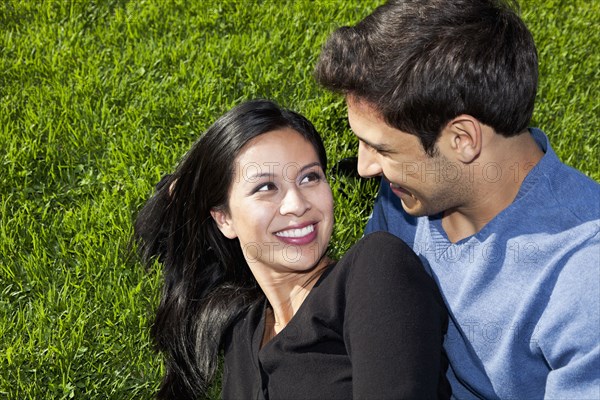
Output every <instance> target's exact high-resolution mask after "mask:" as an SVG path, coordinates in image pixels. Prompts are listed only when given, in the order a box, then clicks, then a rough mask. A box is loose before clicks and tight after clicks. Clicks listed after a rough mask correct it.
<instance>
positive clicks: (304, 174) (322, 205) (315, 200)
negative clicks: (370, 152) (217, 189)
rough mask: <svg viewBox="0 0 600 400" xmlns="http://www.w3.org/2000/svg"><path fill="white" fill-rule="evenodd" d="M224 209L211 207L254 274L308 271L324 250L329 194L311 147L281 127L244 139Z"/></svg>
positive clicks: (330, 219)
mask: <svg viewBox="0 0 600 400" xmlns="http://www.w3.org/2000/svg"><path fill="white" fill-rule="evenodd" d="M234 169H235V171H234V176H233V182H232V185H231V188H230V190H229V202H228V210H227V211H225V210H220V211H216V210H213V212H212V215H213V218H214V219H215V221H216V222H217V225H218V226H219V229H220V230H221V232H222V233H223V234H224V235H225V236H226V237H228V238H230V239H233V238H236V237H237V238H238V239H239V241H240V245H241V247H242V251H243V253H244V257H245V258H246V261H247V262H248V265H249V266H250V268H251V270H252V271H253V273H254V274H255V275H256V274H257V273H258V274H270V275H273V273H295V272H302V271H310V270H311V269H312V268H313V267H314V266H315V265H316V264H317V262H318V261H319V260H320V259H321V257H322V256H323V254H325V251H326V249H327V245H328V243H329V239H330V237H331V231H332V229H333V197H332V195H331V189H330V187H329V184H328V183H327V181H326V179H325V175H324V173H323V166H322V165H321V163H320V162H319V158H318V156H317V153H316V152H315V150H314V148H313V146H312V145H311V144H310V142H308V141H307V140H306V139H304V138H303V137H302V136H301V135H300V134H299V133H298V132H296V131H295V130H293V129H291V128H283V129H278V130H275V131H271V132H267V133H264V134H262V135H260V136H258V137H256V138H254V139H252V140H251V141H250V142H248V143H247V144H246V145H245V146H244V147H243V148H242V150H241V151H240V153H239V154H238V156H237V158H236V161H235V168H234Z"/></svg>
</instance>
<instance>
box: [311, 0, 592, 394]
mask: <svg viewBox="0 0 600 400" xmlns="http://www.w3.org/2000/svg"><path fill="white" fill-rule="evenodd" d="M536 54H537V53H536V49H535V45H534V42H533V38H532V36H531V33H530V32H529V30H528V29H527V27H526V26H525V25H524V23H523V21H522V20H521V19H520V18H519V17H518V15H517V14H516V13H515V12H514V11H513V10H512V9H511V8H510V7H509V6H508V5H506V4H504V3H502V2H500V1H493V0H420V1H395V2H389V3H387V4H385V5H383V6H381V7H379V8H378V9H376V10H375V11H374V12H373V13H372V14H371V15H369V16H368V17H366V18H365V19H364V20H362V21H361V22H359V23H358V24H357V25H356V26H353V27H343V28H340V29H338V30H337V31H336V32H334V33H333V34H332V35H331V37H330V38H329V40H328V41H327V43H326V45H325V46H324V48H323V50H322V53H321V55H320V59H319V61H318V64H317V67H316V70H315V76H316V78H317V80H318V81H319V82H320V83H321V84H322V85H323V86H325V87H326V88H329V89H330V90H333V91H336V92H340V93H342V94H344V96H345V98H346V102H347V106H348V120H349V123H350V127H351V128H352V130H353V132H354V133H355V134H356V136H357V137H358V139H359V150H358V172H359V173H360V174H361V175H362V176H365V177H372V176H381V177H382V183H381V188H380V192H379V194H378V197H377V200H376V203H375V207H374V210H373V215H372V217H371V219H370V221H369V223H368V225H367V228H366V232H365V233H369V232H373V231H376V230H387V231H390V232H392V233H394V234H395V235H397V236H399V237H400V238H402V239H404V240H405V241H406V242H408V243H410V244H412V247H413V249H414V250H415V252H416V253H417V254H419V256H420V257H421V259H422V260H423V262H424V264H425V265H426V267H427V268H428V270H429V271H430V273H431V274H432V275H433V277H434V279H435V280H436V281H437V283H438V285H439V287H440V289H441V291H442V294H443V296H444V299H445V301H446V304H447V306H448V309H449V313H450V319H451V323H450V326H449V328H448V334H447V336H446V338H445V342H444V347H445V349H446V352H447V355H448V358H449V361H450V368H449V370H448V378H449V380H450V382H451V384H452V389H453V392H454V396H455V397H457V398H485V399H493V398H520V399H521V398H541V397H546V398H553V399H598V398H600V319H599V311H600V228H599V227H600V185H598V184H597V183H595V182H594V181H592V180H591V179H589V178H587V177H586V176H584V175H583V174H581V173H580V172H578V171H576V170H574V169H572V168H570V167H567V166H566V165H564V164H562V163H561V162H560V161H559V159H558V158H557V156H556V154H555V153H554V151H553V150H552V148H551V146H550V144H549V142H548V138H547V137H546V135H545V134H544V133H543V132H542V131H540V130H538V129H528V128H527V126H528V124H529V122H530V119H531V115H532V113H533V105H534V99H535V95H536V89H537V55H536ZM399 362H401V360H399Z"/></svg>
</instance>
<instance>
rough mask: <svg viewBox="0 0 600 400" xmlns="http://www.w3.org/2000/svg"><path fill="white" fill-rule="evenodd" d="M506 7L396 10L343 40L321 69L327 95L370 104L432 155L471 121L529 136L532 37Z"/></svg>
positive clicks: (492, 3) (399, 4) (440, 3)
mask: <svg viewBox="0 0 600 400" xmlns="http://www.w3.org/2000/svg"><path fill="white" fill-rule="evenodd" d="M517 7H518V6H517V5H516V4H515V6H514V7H511V4H508V3H506V2H504V1H501V0H417V1H409V0H397V1H389V2H388V3H386V4H384V5H382V6H380V7H378V8H377V9H376V10H375V11H374V12H373V13H372V14H371V15H369V16H367V17H366V18H365V19H363V20H362V21H361V22H359V23H358V24H357V25H355V26H352V27H342V28H339V29H338V30H337V31H335V32H334V33H333V34H332V35H331V36H330V38H329V39H328V41H327V43H326V44H325V45H324V47H323V49H322V52H321V55H320V58H319V61H318V63H317V66H316V69H315V77H316V79H317V81H318V82H319V83H320V84H321V85H323V86H324V87H326V88H328V89H330V90H332V91H335V92H341V93H343V94H345V95H350V96H353V97H355V98H357V99H358V100H364V101H366V102H367V103H369V104H370V105H371V106H373V107H374V108H375V109H376V110H378V111H379V112H380V113H381V116H382V117H383V119H384V120H385V121H386V123H388V124H389V125H390V126H392V127H395V128H397V129H399V130H401V131H404V132H407V133H410V134H413V135H416V136H418V137H419V138H420V140H421V143H422V145H423V148H424V149H425V151H427V153H428V154H434V153H435V142H436V140H437V138H438V136H439V134H440V132H441V130H442V129H443V128H444V126H445V125H446V124H447V123H448V122H449V121H450V120H451V119H452V118H454V117H456V116H458V115H460V114H468V115H471V116H473V117H475V118H477V119H478V120H479V121H481V122H482V123H484V124H486V125H489V126H491V127H492V128H493V129H494V130H495V131H496V132H497V133H500V134H502V135H504V136H507V137H509V136H513V135H517V134H518V133H520V132H522V131H523V130H525V129H526V128H527V125H528V124H529V122H530V120H531V115H532V113H533V105H534V100H535V95H536V90H537V76H538V72H537V52H536V49H535V44H534V42H533V37H532V35H531V33H530V32H529V30H528V29H527V27H526V26H525V24H524V23H523V21H522V20H521V18H520V17H519V16H518V14H517V11H515V9H516V8H517Z"/></svg>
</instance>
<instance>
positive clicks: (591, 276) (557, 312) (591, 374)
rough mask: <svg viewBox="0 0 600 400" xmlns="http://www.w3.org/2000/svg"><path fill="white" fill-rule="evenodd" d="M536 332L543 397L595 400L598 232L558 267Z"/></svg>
mask: <svg viewBox="0 0 600 400" xmlns="http://www.w3.org/2000/svg"><path fill="white" fill-rule="evenodd" d="M539 328H540V330H539V333H540V334H539V337H540V343H539V346H540V350H541V352H542V353H543V355H544V358H545V359H546V360H547V362H548V364H549V367H550V369H551V371H550V373H549V374H548V379H547V381H546V393H545V396H544V397H545V398H548V399H575V398H577V399H599V398H600V233H597V234H596V235H595V236H594V237H593V238H591V239H590V240H589V241H588V242H587V243H585V245H584V246H582V247H580V248H579V249H578V250H577V251H575V252H574V253H572V254H571V255H570V257H569V259H568V260H567V261H566V262H565V264H564V266H563V268H561V270H560V275H559V276H558V277H557V281H556V286H555V287H554V290H553V292H552V295H551V296H550V299H549V302H548V306H547V308H546V310H545V311H544V315H543V316H542V320H541V321H540V327H539Z"/></svg>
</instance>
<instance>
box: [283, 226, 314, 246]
mask: <svg viewBox="0 0 600 400" xmlns="http://www.w3.org/2000/svg"><path fill="white" fill-rule="evenodd" d="M275 236H277V239H279V240H280V241H282V242H283V243H285V244H290V245H296V246H302V245H306V244H309V243H311V242H312V241H313V240H315V238H316V237H317V224H310V225H306V226H304V227H303V228H291V229H284V230H282V231H278V232H276V233H275Z"/></svg>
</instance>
